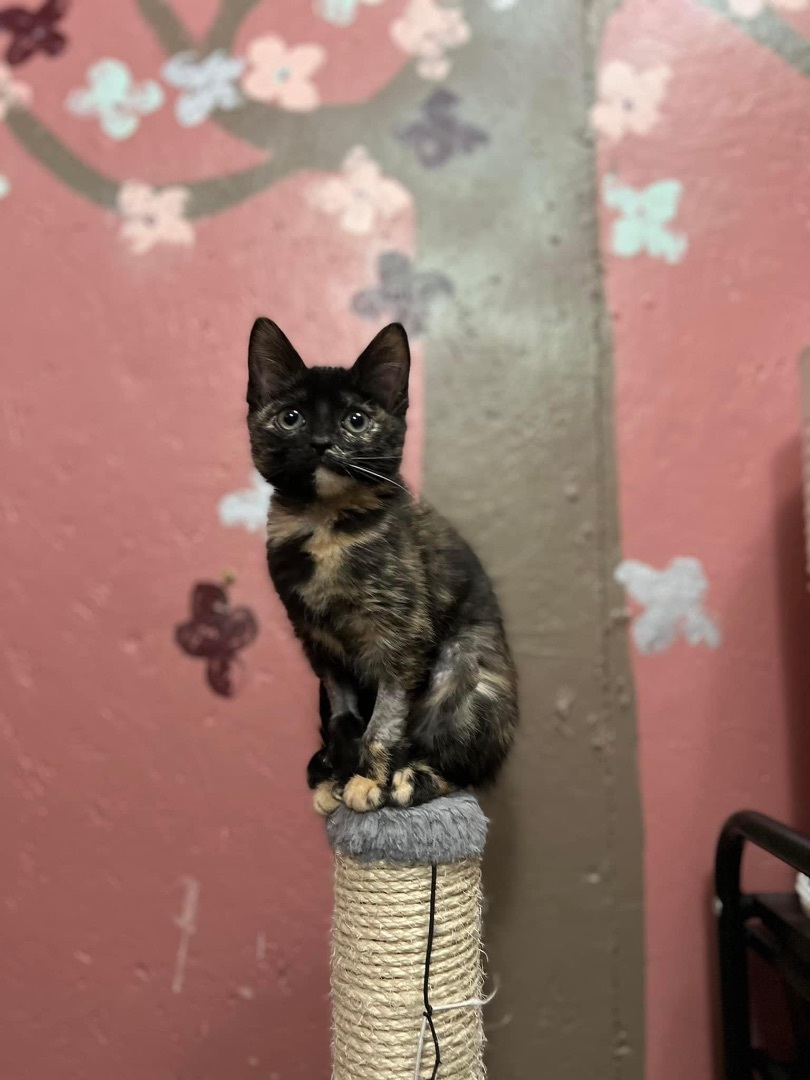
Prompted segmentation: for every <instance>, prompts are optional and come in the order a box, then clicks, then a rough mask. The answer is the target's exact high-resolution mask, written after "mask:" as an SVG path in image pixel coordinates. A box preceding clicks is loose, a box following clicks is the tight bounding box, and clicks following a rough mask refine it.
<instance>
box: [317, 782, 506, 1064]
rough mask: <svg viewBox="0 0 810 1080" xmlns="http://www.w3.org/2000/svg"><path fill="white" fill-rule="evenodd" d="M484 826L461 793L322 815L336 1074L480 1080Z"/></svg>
mask: <svg viewBox="0 0 810 1080" xmlns="http://www.w3.org/2000/svg"><path fill="white" fill-rule="evenodd" d="M486 829H487V820H486V818H485V817H484V814H483V812H482V810H481V808H480V806H479V805H478V801H477V800H476V799H475V797H474V796H472V795H469V794H466V793H463V794H457V795H451V796H448V797H446V798H442V799H436V800H435V801H434V802H431V803H427V804H426V805H424V806H419V807H413V808H411V809H409V810H398V809H393V808H385V809H382V810H378V811H375V812H373V813H370V814H355V813H353V812H352V811H351V810H349V809H347V808H346V807H344V806H341V807H340V808H339V809H338V810H337V811H336V812H335V813H334V814H333V815H332V816H331V817H330V818H329V819H328V822H327V833H328V836H329V842H330V844H331V846H332V848H333V850H334V852H335V889H334V891H335V899H334V915H333V920H332V979H331V987H332V1080H417V1078H418V1080H431V1078H435V1080H485V1075H486V1074H485V1070H484V1062H483V1049H484V1030H483V1018H482V1006H483V1005H484V1004H485V1002H484V1001H483V1000H482V992H483V966H482V953H481V909H482V893H481V857H482V855H483V850H484V843H485V840H486ZM431 930H432V935H431ZM426 971H427V977H426ZM426 1002H427V1007H426ZM431 1025H432V1029H431ZM434 1030H435V1040H434V1035H433V1031H434ZM437 1043H438V1053H439V1055H440V1064H439V1066H438V1069H437V1068H436V1061H437V1047H436V1044H437Z"/></svg>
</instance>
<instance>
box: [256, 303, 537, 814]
mask: <svg viewBox="0 0 810 1080" xmlns="http://www.w3.org/2000/svg"><path fill="white" fill-rule="evenodd" d="M248 367H249V380H248V391H247V401H248V428H249V431H250V443H251V449H252V454H253V461H254V462H255V465H256V468H257V469H258V470H259V472H260V473H261V474H262V476H263V477H264V478H265V479H266V480H268V481H269V482H270V483H271V484H272V485H273V489H274V491H273V497H272V501H271V505H270V514H269V517H268V522H267V560H268V564H269V567H270V575H271V577H272V579H273V583H274V585H275V587H276V589H277V591H278V594H279V596H280V597H281V599H282V601H283V603H284V605H285V607H286V608H287V613H288V615H289V617H290V621H291V623H292V625H293V628H294V630H295V633H296V634H297V636H298V637H299V638H300V640H301V642H302V644H303V647H304V651H305V652H306V655H307V657H308V659H309V662H310V663H311V665H312V667H313V669H314V671H315V673H316V675H317V676H318V677H319V679H320V680H321V684H322V691H321V718H322V722H321V731H322V737H323V746H322V748H321V749H320V750H319V751H318V753H316V754H315V756H314V757H313V759H312V761H311V762H310V764H309V769H308V779H309V784H310V787H312V788H314V789H315V806H316V809H317V810H318V811H319V812H320V813H323V814H328V813H331V811H333V810H334V809H335V808H336V807H337V806H338V804H339V802H340V800H343V801H344V802H345V803H346V804H347V805H348V806H350V807H351V808H352V809H353V810H358V811H366V810H374V809H376V808H377V807H379V806H382V805H383V804H384V803H386V802H388V803H390V804H391V805H394V806H413V805H416V804H418V803H422V802H426V801H428V800H429V799H432V798H434V797H435V796H437V795H442V794H445V793H447V792H449V791H452V790H454V789H457V788H464V787H467V786H478V785H483V784H486V783H487V782H488V781H491V780H492V779H494V777H495V774H496V773H497V771H498V769H499V767H500V765H501V764H502V762H503V760H504V758H505V756H506V754H507V751H508V750H509V747H510V745H511V743H512V739H513V735H514V731H515V725H516V723H517V679H516V673H515V668H514V665H513V663H512V658H511V656H510V653H509V648H508V646H507V643H506V638H505V636H504V629H503V624H502V621H501V614H500V611H499V608H498V602H497V600H496V599H495V595H494V593H493V591H492V586H491V584H490V581H489V578H488V577H487V575H486V573H485V572H484V570H483V568H482V566H481V564H480V563H479V561H478V559H477V558H476V556H475V555H474V553H473V552H472V551H471V549H470V548H469V547H468V546H467V544H466V543H465V542H464V541H463V540H462V539H461V537H460V536H459V535H458V533H457V532H456V531H455V529H453V527H452V526H451V525H449V524H448V523H447V522H446V521H445V520H444V519H443V518H442V517H441V516H440V515H439V514H437V513H436V511H435V510H433V509H432V508H431V507H429V506H427V505H426V504H425V503H423V502H418V501H416V500H415V499H414V498H413V497H412V496H411V494H410V493H409V492H408V490H407V489H406V488H405V485H404V483H403V480H402V477H401V476H400V473H399V469H400V464H401V461H402V447H403V442H404V439H405V413H406V411H407V408H408V373H409V369H410V351H409V348H408V339H407V336H406V334H405V331H404V329H403V328H402V327H401V326H399V325H397V324H393V325H391V326H388V327H386V329H384V330H382V331H381V332H380V333H379V334H378V335H377V336H376V337H375V338H374V340H373V341H372V342H371V344H370V345H369V346H368V348H367V349H366V350H365V352H363V354H362V355H361V356H360V358H359V359H358V360H357V361H356V363H355V364H354V366H353V367H351V368H348V369H346V368H339V367H310V368H308V367H306V366H305V364H304V362H303V361H302V360H301V358H300V356H299V355H298V353H297V352H296V351H295V349H294V348H293V347H292V345H291V344H290V342H289V341H288V340H287V338H286V337H285V336H284V334H283V333H282V332H281V330H279V328H278V327H277V326H276V325H275V324H274V323H272V322H270V320H269V319H258V320H257V321H256V323H255V324H254V326H253V330H252V332H251V335H250V344H249V350H248Z"/></svg>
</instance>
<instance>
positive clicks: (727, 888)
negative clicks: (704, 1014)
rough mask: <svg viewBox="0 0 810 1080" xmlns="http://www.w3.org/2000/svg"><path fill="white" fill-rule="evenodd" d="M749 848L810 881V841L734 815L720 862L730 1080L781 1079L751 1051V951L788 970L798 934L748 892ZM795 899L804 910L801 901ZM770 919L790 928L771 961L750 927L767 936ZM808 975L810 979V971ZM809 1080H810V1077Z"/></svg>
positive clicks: (760, 818) (762, 820)
mask: <svg viewBox="0 0 810 1080" xmlns="http://www.w3.org/2000/svg"><path fill="white" fill-rule="evenodd" d="M748 843H750V844H753V845H754V846H755V847H758V848H761V849H762V850H763V851H767V852H768V853H769V854H771V855H773V856H774V857H775V858H777V859H779V860H780V861H781V862H783V863H787V864H788V865H789V866H792V867H793V869H794V870H797V871H798V872H799V873H803V874H808V875H810V838H808V837H806V836H803V835H802V834H801V833H798V832H796V831H795V830H793V829H790V828H788V827H787V826H786V825H782V824H781V823H780V822H778V821H773V820H772V819H771V818H768V817H766V816H765V815H764V814H758V813H756V812H754V811H752V810H744V811H741V812H740V813H738V814H734V815H733V817H730V818H729V819H728V821H727V822H726V824H725V825H724V826H723V831H722V832H721V834H720V839H719V841H718V843H717V854H716V859H715V892H716V896H717V934H718V944H719V952H720V994H721V1005H722V1025H723V1054H724V1074H723V1075H724V1077H725V1080H752V1077H754V1076H755V1074H759V1075H764V1076H768V1075H773V1076H777V1075H780V1072H779V1070H780V1067H779V1066H778V1065H777V1064H776V1063H775V1062H774V1063H772V1066H773V1071H772V1072H771V1071H770V1068H771V1066H770V1065H769V1064H768V1060H769V1059H768V1058H767V1056H766V1055H764V1053H763V1052H761V1051H758V1050H755V1049H754V1048H753V1047H752V1045H751V1007H750V997H749V981H748V949H749V947H756V948H757V951H758V952H759V953H760V955H763V956H765V957H766V959H769V962H772V963H773V964H774V966H776V967H777V968H779V967H781V966H782V965H781V955H782V954H784V953H786V952H787V951H789V950H790V946H789V945H787V946H786V944H785V942H786V941H788V940H789V931H790V930H791V929H792V928H791V926H790V925H789V924H788V922H787V921H785V919H784V917H783V915H782V914H780V913H779V910H778V907H775V906H774V905H773V904H769V903H768V898H767V897H760V896H758V895H757V894H752V893H744V892H743V891H742V889H741V883H740V876H741V869H742V860H743V853H744V851H745V846H746V844H748ZM789 899H790V903H791V904H792V905H793V906H794V907H795V908H796V909H798V902H797V901H796V899H795V897H794V898H789ZM769 916H770V918H771V927H772V928H773V927H774V925H775V924H778V923H784V925H785V927H786V931H787V932H786V933H785V934H784V935H781V936H780V934H779V933H778V932H777V933H776V934H772V935H771V937H770V939H769V940H770V941H771V942H772V945H771V946H770V947H771V948H772V950H773V952H772V954H771V955H770V957H769V956H768V955H767V950H766V949H765V947H764V946H763V944H762V934H761V933H760V932H759V931H757V932H756V933H755V934H752V933H751V932H750V931H749V928H748V926H747V924H748V923H749V922H750V921H752V920H756V921H757V923H758V924H762V925H764V926H765V927H766V932H767V927H768V920H769ZM797 918H801V917H800V916H797ZM792 921H793V922H795V921H796V920H792ZM808 927H810V923H808ZM805 933H807V931H805ZM795 936H796V935H795V934H794V937H795ZM757 942H759V947H757ZM808 942H810V934H808ZM785 962H786V963H788V962H789V963H792V964H794V966H795V964H796V963H797V962H798V964H799V965H801V964H803V963H805V961H804V960H803V959H802V958H801V957H799V958H798V961H796V959H795V958H793V957H791V958H790V959H789V961H788V957H787V956H786V957H785ZM807 971H808V978H810V966H808V969H807ZM781 1075H794V1074H791V1073H782V1074H781ZM796 1075H801V1074H800V1073H799V1074H796ZM807 1080H810V1075H808V1078H807Z"/></svg>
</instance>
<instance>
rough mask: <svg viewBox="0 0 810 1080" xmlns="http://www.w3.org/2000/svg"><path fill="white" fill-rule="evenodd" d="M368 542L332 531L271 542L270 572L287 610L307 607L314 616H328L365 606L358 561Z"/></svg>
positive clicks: (362, 538) (325, 530)
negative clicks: (339, 611) (315, 614)
mask: <svg viewBox="0 0 810 1080" xmlns="http://www.w3.org/2000/svg"><path fill="white" fill-rule="evenodd" d="M367 542H368V538H367V537H364V536H362V535H361V536H357V535H355V534H351V533H345V532H341V531H339V530H336V529H334V528H329V527H320V528H315V529H312V530H310V531H307V532H305V533H303V534H300V535H297V536H294V537H288V538H284V539H283V540H280V541H276V542H274V541H273V540H272V539H270V540H269V541H268V560H269V563H270V572H271V575H272V577H273V581H274V583H275V585H276V588H277V589H278V591H279V594H280V595H281V598H282V600H283V601H284V602H285V604H287V607H288V608H289V609H292V608H296V609H299V610H300V605H301V603H303V605H304V606H305V608H307V609H309V610H310V611H311V612H313V613H317V614H318V615H320V616H324V615H328V614H329V612H330V611H331V610H332V609H333V608H336V609H343V610H345V609H346V607H347V606H354V605H355V604H362V592H363V580H362V573H361V572H359V570H360V566H359V562H360V559H359V558H358V557H359V556H360V555H361V552H362V548H363V546H364V545H365V544H366V543H367ZM291 613H292V610H291ZM302 614H303V613H302Z"/></svg>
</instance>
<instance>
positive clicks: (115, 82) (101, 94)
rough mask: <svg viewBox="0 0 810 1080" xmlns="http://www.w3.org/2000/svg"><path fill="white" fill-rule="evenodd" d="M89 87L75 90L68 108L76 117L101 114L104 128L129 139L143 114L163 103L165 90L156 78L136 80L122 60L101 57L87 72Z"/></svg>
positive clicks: (108, 131) (113, 134)
mask: <svg viewBox="0 0 810 1080" xmlns="http://www.w3.org/2000/svg"><path fill="white" fill-rule="evenodd" d="M87 83H88V86H87V87H86V88H82V89H81V90H71V92H70V93H69V94H68V96H67V98H66V99H65V108H66V109H67V110H68V112H71V113H73V114H74V116H97V117H98V120H99V123H100V124H101V130H102V131H103V132H104V133H105V135H109V136H110V138H111V139H128V138H129V137H130V135H134V134H135V132H136V131H137V130H138V127H139V125H140V122H141V117H142V116H148V115H149V113H153V112H156V110H157V109H159V108H160V106H161V105H162V104H163V100H164V98H163V90H162V89H161V87H160V84H159V83H156V82H155V81H154V79H145V80H144V81H143V82H141V83H136V82H135V81H134V80H133V78H132V73H131V72H130V70H129V68H128V67H127V65H126V64H124V63H122V62H121V61H120V60H110V59H105V60H99V61H97V62H96V63H95V64H93V65H92V66H91V67H90V68H88V71H87Z"/></svg>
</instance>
